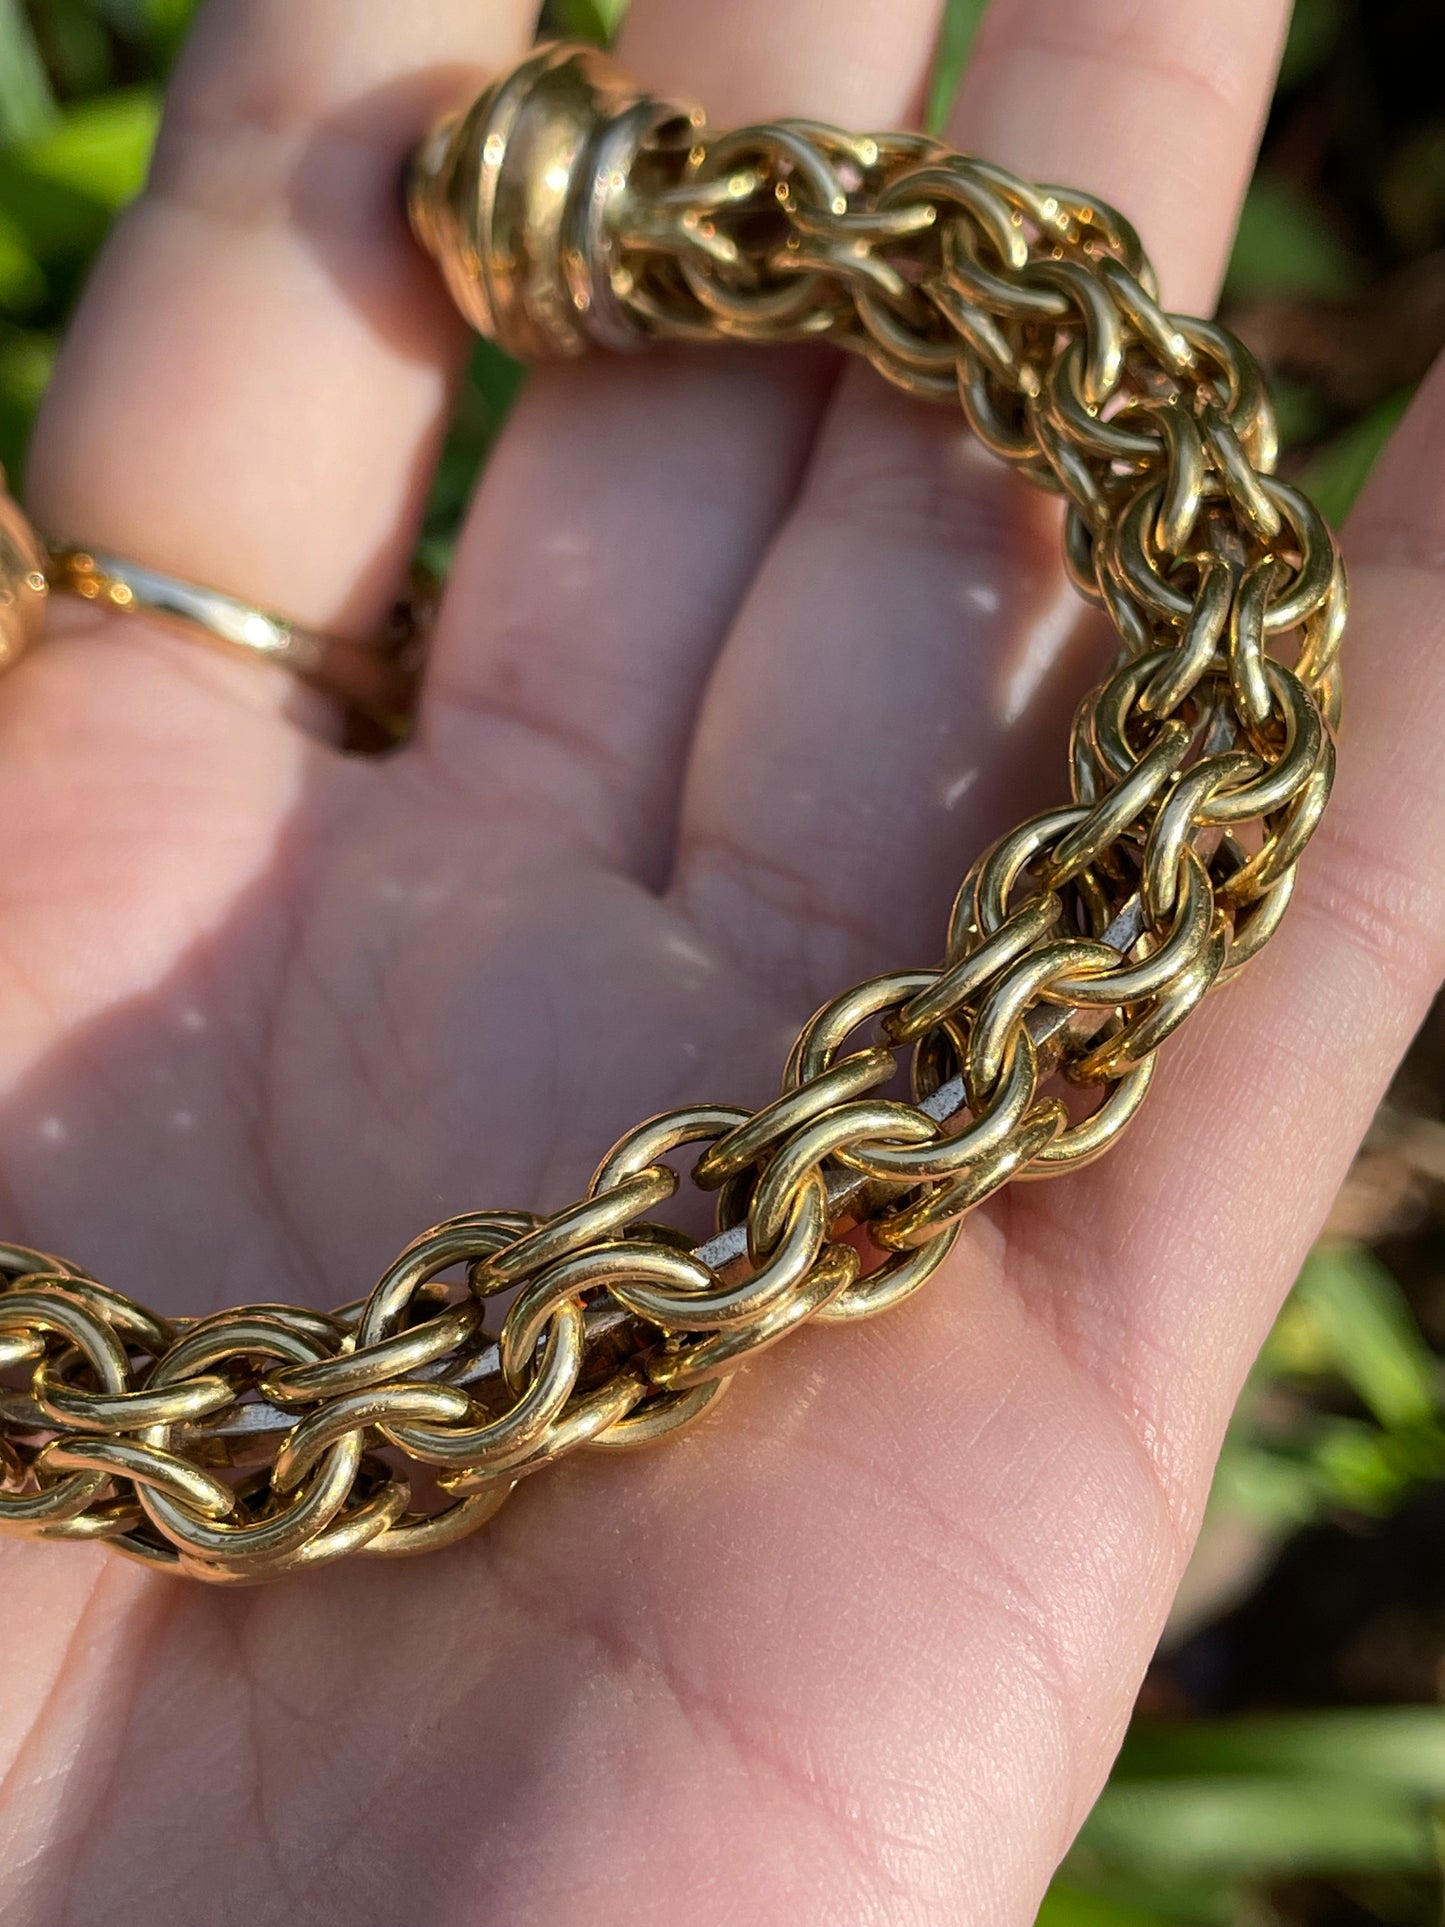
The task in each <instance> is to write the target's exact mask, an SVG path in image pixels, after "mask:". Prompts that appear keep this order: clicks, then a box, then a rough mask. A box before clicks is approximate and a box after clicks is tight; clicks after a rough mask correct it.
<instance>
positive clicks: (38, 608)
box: [0, 468, 49, 670]
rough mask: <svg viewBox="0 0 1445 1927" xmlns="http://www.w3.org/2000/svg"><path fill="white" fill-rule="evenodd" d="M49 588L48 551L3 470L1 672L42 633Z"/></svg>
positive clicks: (0, 485) (0, 516) (0, 505)
mask: <svg viewBox="0 0 1445 1927" xmlns="http://www.w3.org/2000/svg"><path fill="white" fill-rule="evenodd" d="M48 588H49V583H48V582H47V580H46V574H45V551H44V549H43V548H42V547H41V546H40V543H39V541H38V540H37V538H36V535H35V532H34V530H33V529H32V528H31V526H30V524H29V523H28V522H27V521H26V519H25V517H24V515H23V514H22V513H21V511H20V507H19V505H18V504H17V503H16V502H15V501H13V500H12V499H11V497H10V496H9V495H7V494H6V492H5V471H4V469H3V468H0V670H3V669H9V668H10V666H11V665H12V664H13V663H16V662H18V661H19V660H20V658H21V656H23V655H24V653H25V651H26V650H27V649H28V648H29V647H30V645H31V644H32V643H33V642H34V641H35V639H36V637H37V636H38V635H39V634H40V625H41V621H42V619H43V617H44V614H45V597H46V592H47V590H48Z"/></svg>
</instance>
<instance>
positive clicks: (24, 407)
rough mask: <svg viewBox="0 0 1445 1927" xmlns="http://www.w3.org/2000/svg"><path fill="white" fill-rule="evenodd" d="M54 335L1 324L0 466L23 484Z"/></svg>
mask: <svg viewBox="0 0 1445 1927" xmlns="http://www.w3.org/2000/svg"><path fill="white" fill-rule="evenodd" d="M55 352H56V341H55V337H54V336H53V335H48V334H41V333H39V332H37V331H34V330H31V329H24V328H6V327H4V326H3V325H0V467H3V468H4V469H5V470H6V471H7V473H8V474H9V476H10V483H11V486H12V487H13V488H18V487H19V485H20V476H21V473H22V470H23V467H24V461H25V449H26V446H27V444H28V442H29V440H30V426H31V423H32V422H33V421H34V419H35V411H36V409H37V408H38V407H39V406H40V397H41V396H42V395H43V394H44V393H45V387H46V383H47V382H48V381H49V380H50V371H51V369H52V368H53V367H54V365H55Z"/></svg>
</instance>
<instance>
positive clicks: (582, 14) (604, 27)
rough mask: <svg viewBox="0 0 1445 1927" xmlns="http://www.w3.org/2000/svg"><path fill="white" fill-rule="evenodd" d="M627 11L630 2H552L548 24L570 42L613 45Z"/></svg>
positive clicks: (547, 15) (577, 0) (550, 0)
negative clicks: (594, 42) (582, 41)
mask: <svg viewBox="0 0 1445 1927" xmlns="http://www.w3.org/2000/svg"><path fill="white" fill-rule="evenodd" d="M626 12H627V0H549V4H548V7H547V14H546V19H547V25H548V27H549V28H550V29H551V30H552V31H553V32H554V33H557V34H560V35H562V36H563V37H564V38H566V39H569V40H593V41H596V43H597V44H598V46H600V47H606V46H610V45H611V43H612V41H613V40H614V39H615V38H616V36H617V29H618V28H619V27H620V26H621V25H622V21H623V16H624V15H625V14H626Z"/></svg>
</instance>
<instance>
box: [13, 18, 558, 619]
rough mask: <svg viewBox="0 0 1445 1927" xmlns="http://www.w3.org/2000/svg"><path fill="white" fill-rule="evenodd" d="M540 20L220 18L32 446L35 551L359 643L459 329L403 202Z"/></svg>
mask: <svg viewBox="0 0 1445 1927" xmlns="http://www.w3.org/2000/svg"><path fill="white" fill-rule="evenodd" d="M535 11H536V6H535V0H487V3H486V4H478V0H436V4H433V5H431V6H427V7H425V8H421V9H417V8H403V7H396V6H392V5H388V4H387V0H313V4H310V5H307V6H304V7H298V6H295V5H293V4H291V0H216V4H215V5H213V6H211V7H209V8H208V9H207V10H206V12H205V13H204V15H203V16H202V19H201V22H200V24H199V26H198V27H197V29H196V31H195V34H194V36H193V39H192V41H191V44H190V45H189V46H188V48H187V50H186V53H185V56H184V58H183V60H182V63H181V67H180V70H179V73H178V75H177V78H176V80H175V83H174V85H173V88H172V90H171V95H170V99H169V103H168V106H167V112H166V119H165V125H164V128H163V130H162V134H161V138H160V142H159V146H158V151H157V154H156V158H155V164H154V167H153V170H152V175H151V180H150V183H149V185H148V187H147V189H146V192H145V194H144V195H143V196H142V198H141V200H140V201H139V202H138V204H137V205H136V206H135V207H134V208H133V209H132V210H131V211H130V212H129V213H128V214H127V215H126V217H125V219H124V220H123V221H122V222H121V223H120V226H119V228H118V229H117V231H116V233H115V235H114V236H113V238H112V240H111V242H110V245H109V246H108V247H107V249H106V251H105V253H104V255H103V256H102V259H101V261H100V263H99V265H98V267H97V269H96V271H95V273H94V275H93V277H92V279H91V283H90V285H89V287H88V289H87V291H86V295H85V298H84V300H83V302H82V304H81V308H80V312H79V314H78V315H77V317H76V320H75V323H74V326H73V328H72V330H71V332H70V336H69V339H68V340H67V343H66V346H65V349H64V352H63V353H62V355H61V358H60V363H59V366H58V368H57V370H56V375H55V380H54V382H53V384H52V386H51V389H50V393H49V396H48V398H47V402H46V406H45V409H44V411H43V413H42V417H41V420H40V423H39V427H38V429H37V434H36V441H35V447H34V451H33V454H32V458H31V465H30V491H29V492H30V501H31V505H32V508H33V510H34V512H35V514H36V517H37V519H38V520H39V521H40V522H41V523H42V524H43V525H44V526H45V527H46V528H47V529H48V530H49V531H51V532H52V533H54V534H59V535H67V536H70V537H72V538H74V539H76V540H77V541H80V542H83V543H91V544H94V545H96V546H97V547H101V548H108V549H111V550H114V551H117V552H119V553H120V554H122V555H127V556H132V557H135V558H137V559H139V560H142V561H144V562H147V563H149V564H150V565H152V566H153V567H156V568H159V569H162V570H166V571H169V572H171V573H175V574H179V575H182V576H185V577H189V578H193V579H196V580H199V581H202V582H206V583H209V584H211V585H212V586H214V587H217V588H221V589H226V590H229V591H231V592H233V593H235V594H237V595H240V596H242V597H244V598H246V599H248V600H250V601H254V602H257V603H260V604H262V605H265V606H271V607H275V608H277V609H279V610H281V611H283V612H284V613H285V614H287V615H289V616H292V617H295V618H297V619H298V620H300V621H302V622H304V623H309V624H312V625H316V626H319V627H322V628H330V629H333V630H337V631H346V632H350V633H355V634H358V635H367V634H369V633H370V632H372V631H373V630H374V628H375V627H376V625H377V623H378V621H379V619H380V618H381V617H382V616H383V615H384V614H385V612H386V610H387V607H388V605H389V604H390V602H391V601H392V599H393V598H394V597H395V595H396V593H397V590H398V588H399V586H400V585H401V583H402V581H403V579H404V572H405V568H406V563H407V559H408V556H409V553H410V549H411V545H412V541H413V538H414V534H415V529H416V524H417V519H418V516H419V513H420V507H421V503H422V499H423V496H424V493H425V490H426V487H427V482H428V477H429V474H430V470H431V467H432V463H433V458H434V455H435V451H436V445H437V439H438V436H439V434H440V431H441V428H442V426H443V422H444V418H445V413H446V407H447V400H448V395H449V392H450V385H451V380H452V376H453V373H454V371H455V368H456V364H457V360H458V356H459V353H460V352H461V349H462V346H463V333H462V330H461V328H460V325H459V323H458V321H457V319H456V317H455V316H454V315H453V314H452V312H451V310H450V307H449V304H448V303H447V302H446V301H445V299H444V298H443V296H442V294H441V292H440V290H439V288H438V286H437V281H436V276H435V274H434V272H433V271H432V269H431V267H430V265H429V264H428V263H427V262H426V261H425V260H424V259H423V257H422V255H421V253H420V251H419V250H418V249H417V248H416V247H415V245H414V244H413V243H412V241H411V239H410V237H409V235H408V234H407V231H406V227H405V222H404V219H403V216H402V213H401V208H400V198H401V197H400V192H399V187H398V181H399V176H400V170H401V166H402V162H403V158H404V156H405V154H406V152H407V150H408V148H409V147H410V145H411V144H412V143H413V142H414V141H415V140H416V138H417V134H418V130H419V129H420V127H422V126H423V125H424V124H425V121H426V119H427V118H428V116H429V115H430V114H431V113H432V112H433V111H435V109H436V107H437V106H438V105H439V104H440V103H441V102H442V101H446V100H450V99H452V98H454V97H456V96H457V95H458V94H459V93H465V91H466V90H468V89H469V88H472V87H475V85H476V84H478V80H479V77H480V73H481V70H482V69H484V68H491V67H495V66H496V65H498V64H501V63H504V62H507V61H510V60H511V59H513V58H514V57H515V56H516V54H517V53H518V52H519V51H520V49H521V48H522V46H523V45H524V43H525V41H526V38H527V35H528V32H529V29H530V26H531V23H532V20H533V18H534V15H535Z"/></svg>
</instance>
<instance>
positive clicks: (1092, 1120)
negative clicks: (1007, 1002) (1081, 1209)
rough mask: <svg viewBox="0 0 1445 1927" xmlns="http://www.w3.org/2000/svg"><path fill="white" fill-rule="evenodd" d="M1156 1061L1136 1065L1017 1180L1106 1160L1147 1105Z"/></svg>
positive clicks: (1043, 1149) (1045, 1147)
mask: <svg viewBox="0 0 1445 1927" xmlns="http://www.w3.org/2000/svg"><path fill="white" fill-rule="evenodd" d="M1156 1061H1157V1060H1156V1059H1155V1058H1153V1057H1146V1058H1145V1059H1144V1061H1143V1062H1142V1063H1141V1064H1135V1065H1134V1066H1133V1067H1132V1068H1131V1069H1130V1070H1127V1071H1126V1072H1125V1073H1124V1075H1123V1077H1122V1078H1120V1080H1119V1083H1118V1085H1117V1087H1116V1088H1115V1089H1114V1090H1112V1091H1111V1092H1110V1093H1109V1095H1108V1096H1107V1097H1106V1098H1105V1099H1104V1101H1103V1103H1102V1104H1101V1105H1100V1106H1099V1108H1098V1110H1096V1111H1093V1112H1091V1113H1090V1115H1089V1116H1088V1117H1086V1118H1084V1119H1083V1121H1082V1122H1081V1123H1078V1124H1071V1125H1070V1126H1069V1127H1068V1128H1067V1129H1066V1130H1062V1131H1060V1132H1059V1134H1058V1136H1057V1137H1054V1138H1050V1140H1049V1141H1048V1143H1047V1144H1045V1145H1043V1146H1041V1148H1040V1149H1039V1150H1037V1151H1035V1152H1034V1155H1033V1157H1032V1158H1031V1159H1030V1160H1029V1162H1028V1163H1027V1164H1026V1165H1024V1166H1023V1167H1022V1168H1021V1169H1019V1170H1018V1171H1016V1172H1015V1174H1014V1175H1015V1177H1016V1178H1017V1179H1018V1180H1019V1181H1021V1182H1027V1181H1028V1180H1029V1179H1032V1178H1046V1177H1053V1176H1056V1175H1057V1173H1058V1172H1059V1171H1060V1170H1062V1169H1068V1170H1071V1171H1077V1170H1080V1169H1082V1167H1083V1166H1084V1165H1086V1164H1092V1163H1093V1161H1094V1159H1095V1158H1097V1157H1102V1156H1103V1154H1104V1152H1105V1151H1107V1150H1108V1149H1109V1148H1110V1146H1111V1145H1112V1144H1113V1142H1114V1140H1115V1139H1116V1138H1117V1137H1118V1135H1119V1133H1120V1132H1121V1131H1122V1130H1123V1129H1124V1127H1125V1126H1126V1125H1127V1124H1128V1123H1129V1121H1130V1119H1131V1118H1132V1117H1133V1116H1134V1114H1135V1113H1136V1112H1137V1110H1138V1109H1139V1106H1140V1105H1141V1104H1142V1103H1143V1102H1144V1097H1145V1094H1146V1092H1147V1091H1148V1089H1149V1085H1150V1083H1151V1082H1152V1080H1153V1077H1154V1065H1155V1063H1156Z"/></svg>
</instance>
